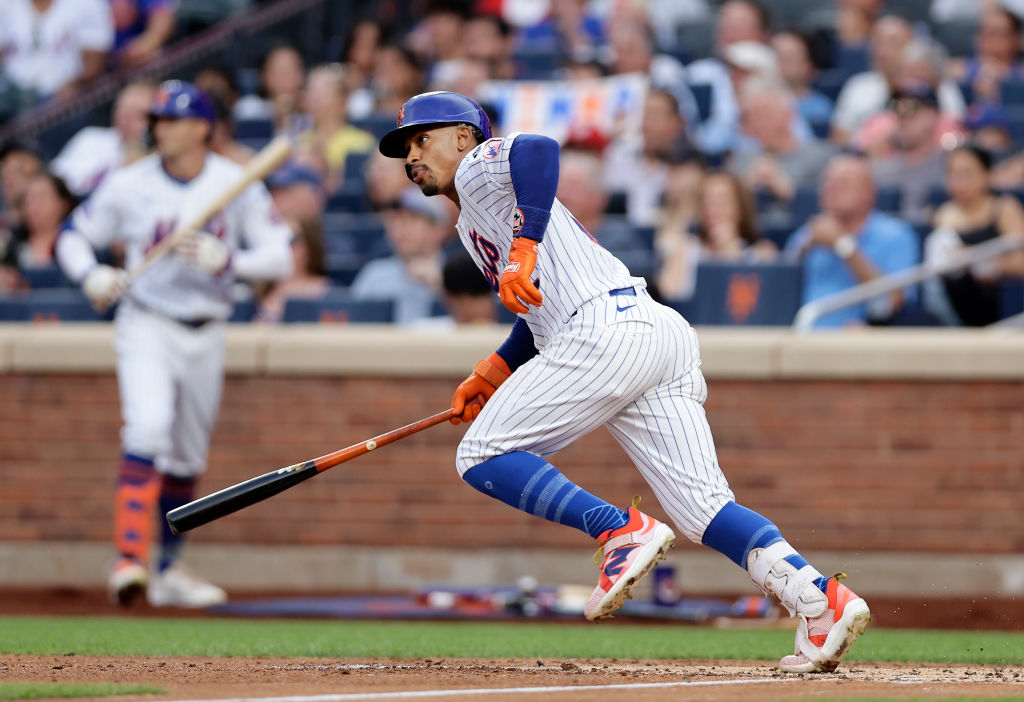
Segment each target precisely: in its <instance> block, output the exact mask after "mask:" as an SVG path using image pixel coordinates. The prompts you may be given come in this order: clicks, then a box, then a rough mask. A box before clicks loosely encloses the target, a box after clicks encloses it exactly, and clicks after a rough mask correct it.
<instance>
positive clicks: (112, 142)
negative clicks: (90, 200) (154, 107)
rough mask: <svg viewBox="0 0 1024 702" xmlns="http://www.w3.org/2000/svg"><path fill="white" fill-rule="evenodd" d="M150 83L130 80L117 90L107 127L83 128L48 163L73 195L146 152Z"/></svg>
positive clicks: (83, 193) (88, 190)
mask: <svg viewBox="0 0 1024 702" xmlns="http://www.w3.org/2000/svg"><path fill="white" fill-rule="evenodd" d="M152 102H153V86H152V85H150V84H149V83H129V84H128V85H126V86H125V87H124V88H122V89H121V92H120V93H118V96H117V100H116V101H115V102H114V110H113V113H112V114H111V118H110V121H111V126H110V127H85V128H83V129H82V130H81V131H79V132H78V133H77V134H75V136H73V137H71V140H70V141H68V143H67V144H65V145H64V148H63V149H61V151H60V153H59V154H57V158H55V159H54V160H53V162H52V163H51V164H50V168H51V169H52V170H53V172H54V173H56V174H57V175H59V176H60V177H61V178H63V179H64V182H65V183H67V184H68V187H69V188H70V189H71V191H72V192H74V193H75V194H76V195H78V196H81V197H84V196H86V195H88V194H89V193H91V192H92V191H93V190H95V189H96V186H98V185H99V184H100V183H101V182H102V181H103V178H105V177H106V176H107V175H108V174H109V173H111V172H112V171H114V170H116V169H118V168H120V167H121V166H126V165H128V164H129V163H131V162H132V161H134V160H135V159H137V158H139V157H140V156H142V155H143V154H144V153H145V152H146V145H145V136H146V127H147V126H148V124H149V117H148V116H147V115H148V112H149V105H150V103H152Z"/></svg>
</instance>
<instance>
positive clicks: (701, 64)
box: [687, 0, 770, 154]
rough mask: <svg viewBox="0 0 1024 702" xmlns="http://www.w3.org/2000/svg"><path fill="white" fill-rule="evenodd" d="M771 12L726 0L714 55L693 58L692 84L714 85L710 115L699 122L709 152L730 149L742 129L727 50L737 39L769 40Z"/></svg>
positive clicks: (746, 0) (748, 1)
mask: <svg viewBox="0 0 1024 702" xmlns="http://www.w3.org/2000/svg"><path fill="white" fill-rule="evenodd" d="M769 24H770V18H769V16H768V11H767V10H766V9H765V8H764V7H763V6H762V5H760V4H758V3H756V2H754V1H753V0H726V2H725V3H723V4H722V6H721V8H720V9H719V11H718V22H717V24H716V25H715V53H716V54H717V56H716V57H714V58H706V59H701V60H699V61H694V62H693V63H691V64H690V65H689V66H687V78H688V80H689V81H690V83H691V84H693V85H698V84H707V85H709V86H710V87H711V108H710V115H708V118H707V119H705V120H704V122H703V123H702V124H701V125H700V129H699V130H698V132H697V145H698V146H699V147H700V149H701V151H703V152H704V153H707V154H721V153H723V152H725V151H728V150H729V149H730V148H731V147H732V145H733V140H734V138H735V135H736V132H737V131H738V128H739V118H740V116H739V106H738V105H737V103H736V93H735V87H734V86H733V83H732V80H731V78H730V76H729V69H728V68H727V67H726V65H725V63H723V58H724V56H725V53H726V50H727V49H728V48H729V47H730V46H732V45H733V44H736V43H738V42H758V43H761V44H766V43H767V40H768V25H769Z"/></svg>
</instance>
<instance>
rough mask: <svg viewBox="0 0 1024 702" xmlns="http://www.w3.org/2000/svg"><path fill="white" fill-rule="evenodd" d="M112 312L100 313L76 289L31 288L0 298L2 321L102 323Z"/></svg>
mask: <svg viewBox="0 0 1024 702" xmlns="http://www.w3.org/2000/svg"><path fill="white" fill-rule="evenodd" d="M112 316H113V312H112V311H111V312H107V313H105V314H100V313H98V312H96V310H94V309H93V308H92V306H91V305H90V304H89V302H88V300H86V299H85V296H84V295H82V293H81V292H80V291H79V290H78V289H77V288H64V289H60V288H55V289H49V290H46V289H44V290H30V291H28V292H27V293H20V294H17V295H12V296H10V297H3V298H0V321H4V322H102V321H105V320H108V319H110V318H111V317H112Z"/></svg>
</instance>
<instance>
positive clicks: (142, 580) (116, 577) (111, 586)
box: [107, 558, 149, 607]
mask: <svg viewBox="0 0 1024 702" xmlns="http://www.w3.org/2000/svg"><path fill="white" fill-rule="evenodd" d="M148 578H149V573H147V572H146V567H145V566H143V565H142V564H141V563H139V562H138V561H136V560H135V559H133V558H121V559H120V560H119V561H118V562H117V565H115V566H114V569H113V570H112V571H110V577H109V578H108V579H107V595H108V597H109V598H110V601H111V603H112V604H119V605H121V606H122V607H127V606H129V605H132V604H134V603H135V601H136V600H138V599H139V598H140V597H141V596H142V594H143V593H144V592H145V591H146V581H147V580H148Z"/></svg>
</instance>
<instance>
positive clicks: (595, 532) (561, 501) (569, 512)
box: [462, 451, 629, 539]
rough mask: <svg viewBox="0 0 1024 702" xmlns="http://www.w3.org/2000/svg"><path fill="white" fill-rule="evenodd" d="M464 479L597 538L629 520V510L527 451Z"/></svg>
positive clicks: (502, 458) (481, 465)
mask: <svg viewBox="0 0 1024 702" xmlns="http://www.w3.org/2000/svg"><path fill="white" fill-rule="evenodd" d="M462 479H463V480H465V481H466V482H467V483H469V484H470V485H472V486H473V487H474V488H476V489H477V490H479V491H480V492H482V493H484V494H485V495H489V496H490V497H493V498H495V499H498V500H501V501H502V502H504V503H505V504H507V505H511V506H512V507H515V508H516V509H519V510H522V511H523V512H529V513H530V514H533V515H536V516H538V517H542V518H543V519H547V520H548V521H551V522H555V523H556V524H565V525H567V526H571V527H575V528H577V529H579V530H580V531H582V532H585V533H587V534H589V535H590V536H591V537H593V538H595V539H596V538H597V537H598V536H600V535H601V534H603V533H604V532H606V531H608V530H609V529H618V528H619V527H621V526H623V525H625V524H626V522H628V521H629V517H627V516H626V512H625V511H623V510H621V509H619V508H618V507H616V506H615V505H611V504H608V503H607V502H605V501H604V500H602V499H600V498H598V497H594V496H593V495H591V494H590V493H589V492H587V491H586V490H584V489H583V488H581V487H580V486H578V485H576V484H575V483H573V482H571V481H570V480H569V479H568V478H566V477H565V476H564V475H562V474H561V473H560V472H559V471H558V469H557V468H555V467H554V466H553V465H551V464H550V463H548V462H547V461H545V460H544V459H543V458H541V457H540V456H536V455H534V454H532V453H528V452H526V451H513V452H512V453H506V454H505V455H504V456H495V457H494V458H489V459H487V460H486V461H484V462H483V463H479V464H477V465H475V466H473V467H472V468H470V469H469V470H467V471H466V473H465V474H464V475H463V476H462Z"/></svg>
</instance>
